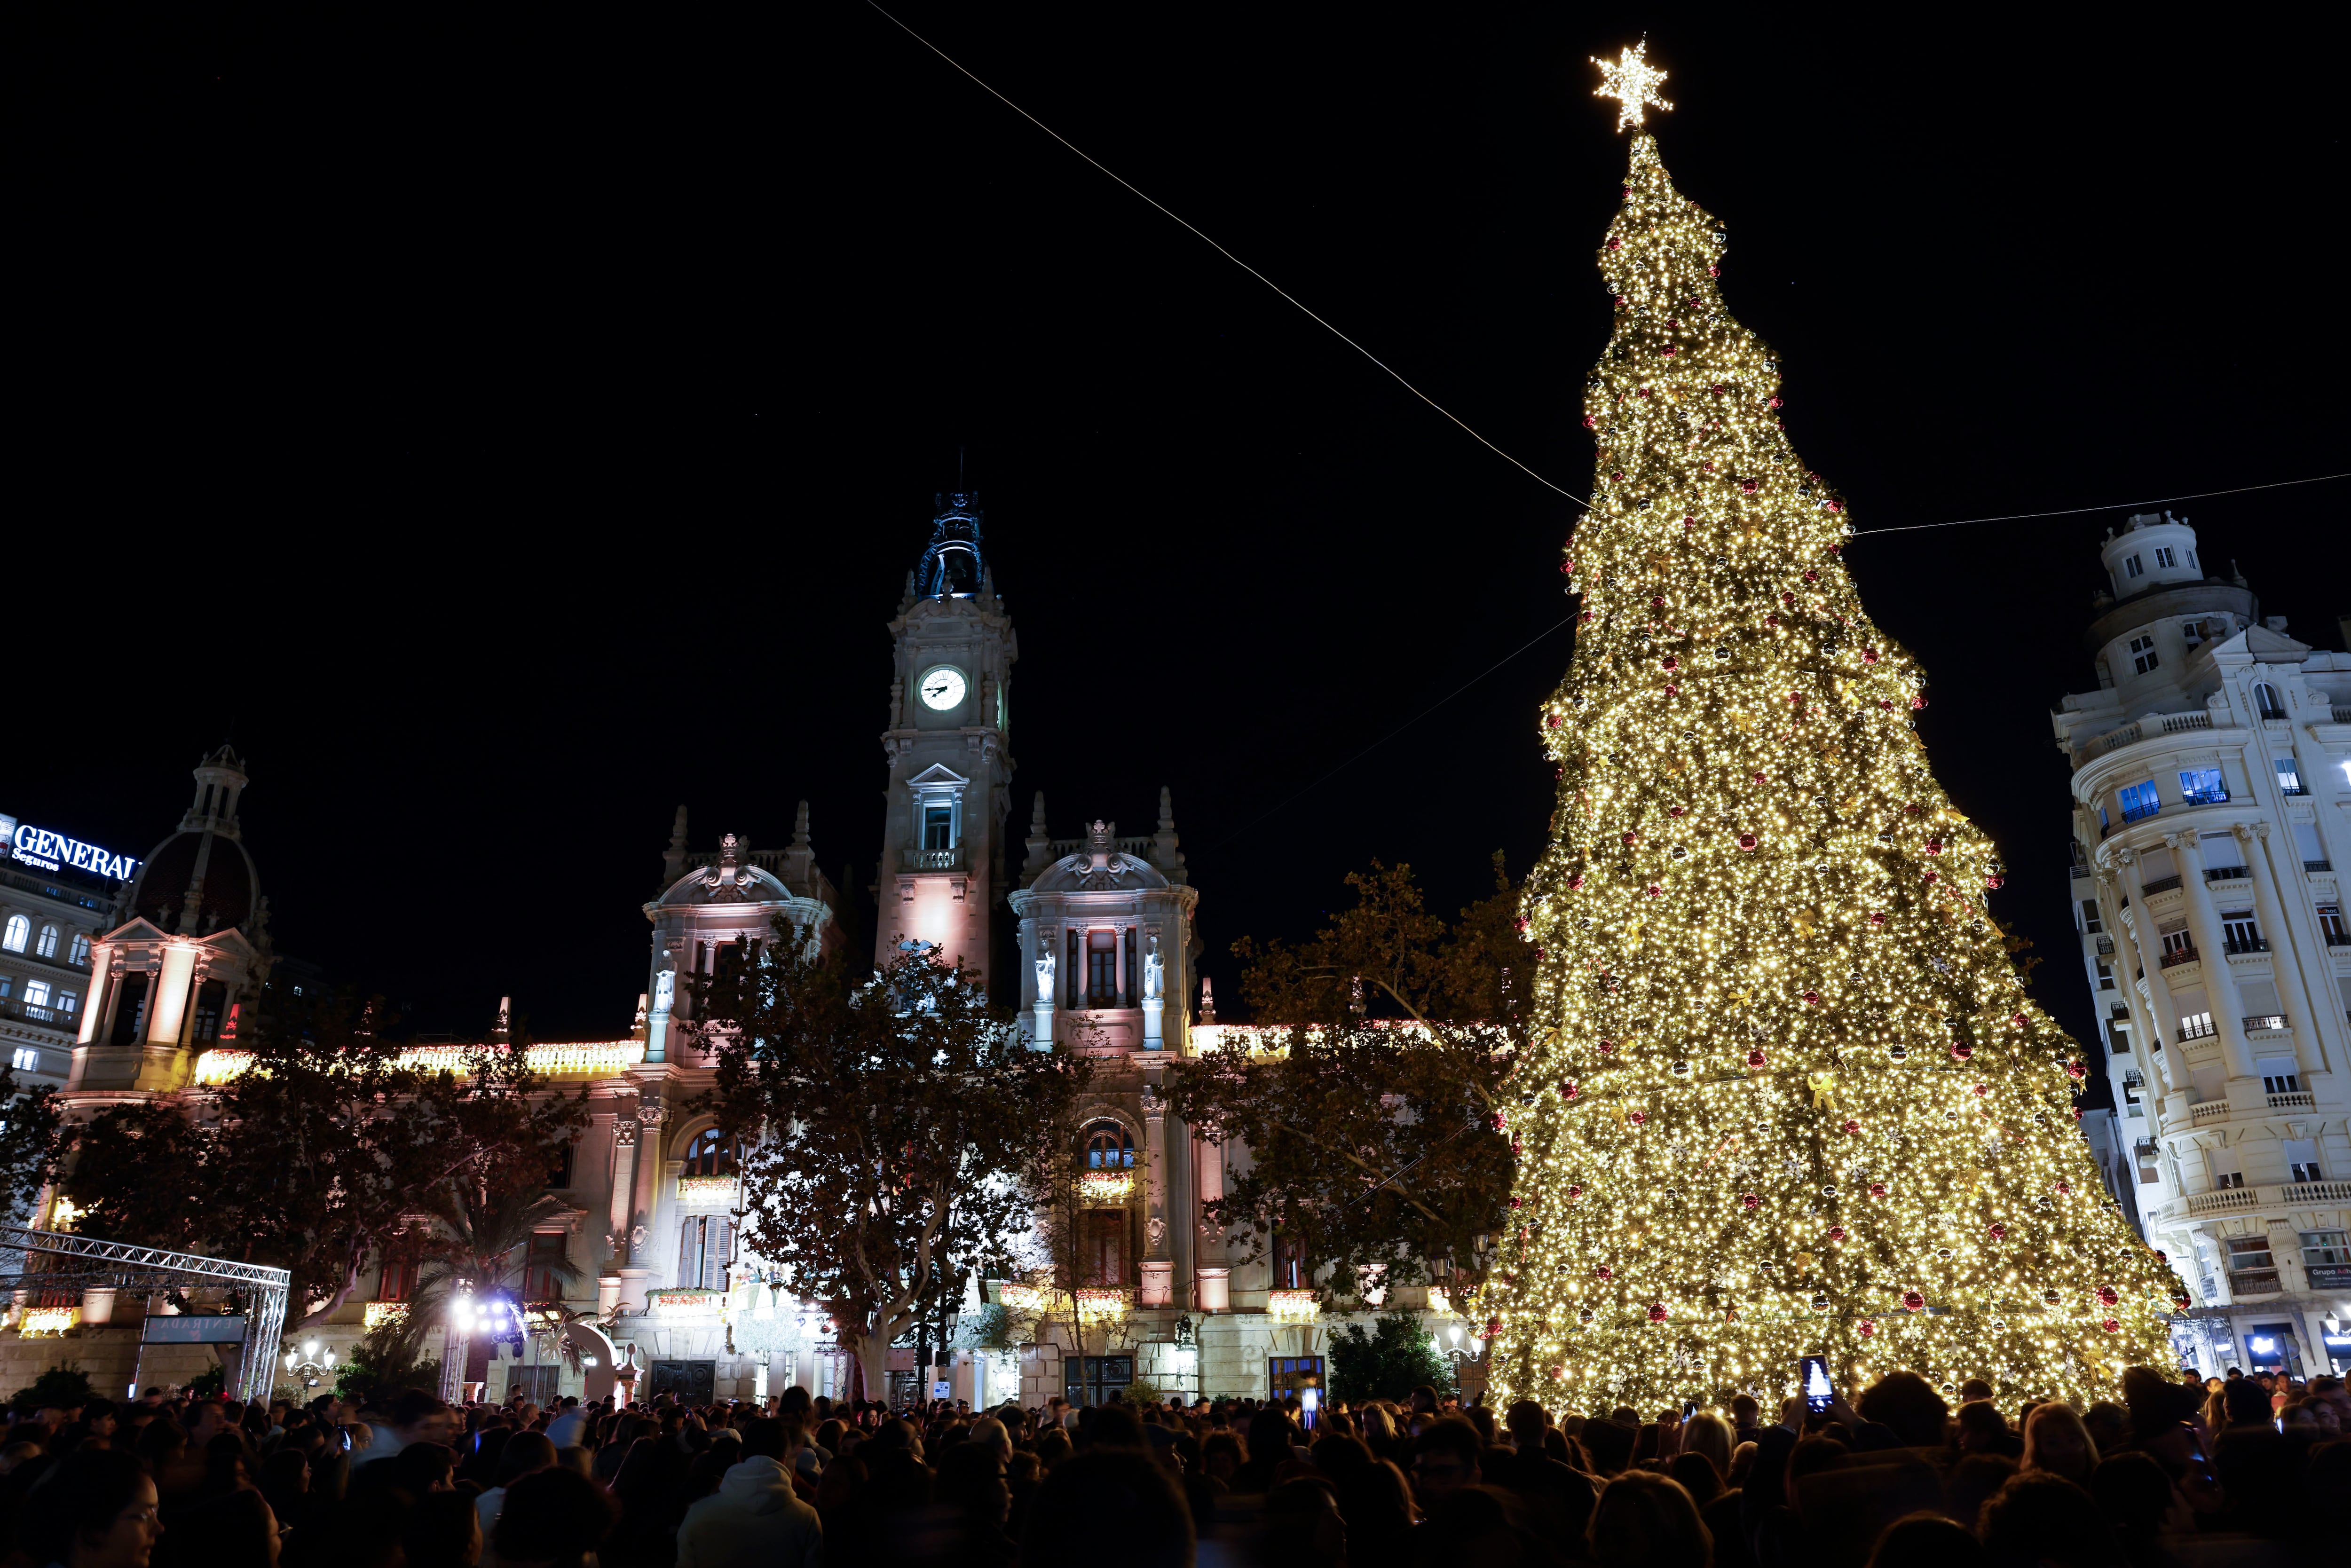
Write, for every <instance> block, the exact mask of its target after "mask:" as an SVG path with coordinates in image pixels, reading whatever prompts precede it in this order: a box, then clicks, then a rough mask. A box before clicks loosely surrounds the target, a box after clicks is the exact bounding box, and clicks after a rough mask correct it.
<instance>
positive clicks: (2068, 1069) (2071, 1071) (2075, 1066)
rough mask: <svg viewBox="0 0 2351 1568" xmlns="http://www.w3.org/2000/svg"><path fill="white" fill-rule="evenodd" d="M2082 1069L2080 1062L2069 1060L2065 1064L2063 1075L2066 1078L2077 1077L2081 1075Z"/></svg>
mask: <svg viewBox="0 0 2351 1568" xmlns="http://www.w3.org/2000/svg"><path fill="white" fill-rule="evenodd" d="M2083 1071H2085V1070H2084V1068H2083V1066H2082V1064H2081V1063H2080V1062H2078V1061H2069V1062H2067V1063H2066V1064H2065V1076H2066V1077H2068V1078H2079V1077H2081V1076H2082V1074H2083Z"/></svg>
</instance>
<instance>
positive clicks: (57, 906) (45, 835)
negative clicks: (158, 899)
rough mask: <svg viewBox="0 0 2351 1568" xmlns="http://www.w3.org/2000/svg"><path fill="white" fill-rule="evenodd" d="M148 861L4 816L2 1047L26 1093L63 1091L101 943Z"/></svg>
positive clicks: (0, 856)
mask: <svg viewBox="0 0 2351 1568" xmlns="http://www.w3.org/2000/svg"><path fill="white" fill-rule="evenodd" d="M139 864H140V862H137V861H134V860H131V859H130V858H129V857H127V856H123V855H118V854H114V853H111V852H107V851H104V850H99V849H96V848H95V847H94V846H91V845H89V844H85V843H83V842H81V841H78V840H77V839H74V838H71V837H69V836H68V835H67V834H64V833H61V832H57V831H54V830H51V829H47V828H44V827H41V826H39V825H38V824H37V823H33V822H26V821H19V820H18V819H16V818H15V817H12V816H8V815H6V814H5V813H0V1050H5V1051H6V1052H7V1061H8V1066H9V1069H10V1071H13V1072H14V1073H15V1074H16V1082H17V1085H18V1086H19V1087H20V1088H23V1089H32V1088H37V1087H41V1086H47V1087H49V1088H61V1087H63V1086H64V1084H65V1082H66V1079H67V1075H68V1071H69V1070H70V1067H71V1065H72V1061H73V1049H74V1039H75V1036H76V1035H77V1034H78V1033H79V1032H80V1029H81V1022H82V1015H83V1010H84V1008H85V1006H86V1004H87V1003H88V1001H89V994H90V983H91V973H90V971H91V959H92V956H93V951H94V946H95V944H96V942H97V940H98V938H99V936H103V935H104V934H105V933H106V932H108V931H110V930H111V929H112V928H113V927H114V925H116V923H117V922H116V912H117V911H118V910H120V908H121V906H122V904H123V900H124V898H125V896H126V895H127V894H128V893H129V891H130V887H129V883H130V880H131V877H133V876H135V875H136V874H137V873H138V870H139Z"/></svg>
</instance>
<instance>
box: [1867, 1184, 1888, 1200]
mask: <svg viewBox="0 0 2351 1568" xmlns="http://www.w3.org/2000/svg"><path fill="white" fill-rule="evenodd" d="M1869 1196H1870V1197H1885V1196H1886V1184H1885V1183H1884V1182H1882V1181H1874V1182H1871V1183H1870V1184H1869Z"/></svg>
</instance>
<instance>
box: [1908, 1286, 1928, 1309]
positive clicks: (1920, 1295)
mask: <svg viewBox="0 0 2351 1568" xmlns="http://www.w3.org/2000/svg"><path fill="white" fill-rule="evenodd" d="M1902 1310H1903V1311H1904V1312H1925V1311H1926V1310H1927V1297H1926V1295H1925V1293H1924V1292H1922V1291H1903V1292H1902Z"/></svg>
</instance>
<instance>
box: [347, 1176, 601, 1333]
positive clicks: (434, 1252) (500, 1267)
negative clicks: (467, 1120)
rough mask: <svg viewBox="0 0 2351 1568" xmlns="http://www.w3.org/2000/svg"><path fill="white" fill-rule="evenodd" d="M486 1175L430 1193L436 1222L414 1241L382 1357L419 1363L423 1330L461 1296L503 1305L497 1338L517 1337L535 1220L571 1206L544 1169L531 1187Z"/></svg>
mask: <svg viewBox="0 0 2351 1568" xmlns="http://www.w3.org/2000/svg"><path fill="white" fill-rule="evenodd" d="M492 1174H494V1173H490V1172H483V1173H477V1174H476V1175H475V1176H474V1178H473V1179H469V1180H459V1181H453V1182H450V1183H447V1184H446V1185H444V1186H443V1187H442V1189H441V1190H440V1191H438V1192H436V1193H434V1194H432V1195H430V1197H429V1198H428V1204H429V1208H430V1212H431V1213H432V1215H433V1217H434V1221H435V1223H434V1227H433V1228H432V1230H431V1231H430V1232H429V1233H428V1234H427V1236H426V1237H425V1238H424V1239H423V1240H422V1241H421V1242H420V1244H419V1246H418V1252H419V1254H420V1256H421V1262H420V1265H419V1267H418V1269H417V1271H416V1289H415V1290H414V1291H413V1292H411V1294H410V1296H409V1302H408V1311H407V1312H405V1313H404V1314H402V1317H401V1319H400V1321H399V1322H396V1323H386V1324H385V1325H384V1326H383V1327H382V1328H381V1329H379V1330H378V1331H377V1333H379V1334H380V1335H381V1336H382V1340H381V1343H382V1345H383V1353H384V1354H386V1355H387V1356H396V1357H401V1358H403V1359H405V1360H407V1361H410V1362H414V1363H417V1364H422V1357H423V1345H424V1336H425V1333H426V1332H427V1331H428V1330H429V1329H431V1328H432V1326H433V1325H434V1323H437V1322H442V1321H444V1319H445V1318H446V1317H447V1315H448V1310H449V1307H450V1305H451V1304H452V1303H453V1302H455V1301H456V1300H457V1299H458V1298H459V1297H460V1296H470V1297H472V1299H473V1300H474V1301H475V1302H477V1303H479V1304H481V1305H483V1306H490V1305H493V1304H495V1305H496V1306H497V1307H500V1308H503V1309H505V1313H506V1315H505V1317H504V1318H503V1320H502V1322H501V1323H500V1330H501V1332H500V1333H498V1334H497V1335H496V1337H497V1338H501V1339H507V1340H513V1341H517V1342H518V1341H519V1340H520V1339H521V1337H522V1333H523V1332H524V1331H523V1329H522V1328H521V1326H520V1325H521V1324H522V1322H523V1317H522V1313H523V1311H524V1308H525V1306H526V1304H527V1303H526V1302H525V1301H524V1299H523V1298H524V1294H525V1287H526V1284H527V1282H528V1281H526V1279H525V1274H526V1271H527V1270H528V1268H529V1252H530V1239H531V1237H532V1236H533V1235H535V1234H536V1233H537V1232H538V1227H539V1226H540V1225H541V1224H542V1223H544V1222H546V1221H548V1220H551V1219H554V1218H558V1217H559V1216H562V1215H565V1214H568V1213H569V1212H570V1211H569V1207H567V1206H566V1205H565V1203H564V1202H563V1200H562V1199H561V1198H559V1197H555V1196H553V1195H552V1194H550V1193H549V1192H547V1191H546V1190H544V1186H543V1184H544V1180H545V1176H544V1173H543V1172H542V1173H540V1175H539V1178H538V1183H537V1184H533V1183H529V1182H523V1183H517V1182H514V1181H512V1180H509V1181H507V1183H505V1184H504V1185H501V1186H492V1185H490V1181H489V1177H490V1176H491V1175H492ZM508 1174H509V1175H521V1176H528V1175H529V1174H530V1173H529V1172H528V1170H527V1169H526V1170H525V1171H522V1172H510V1173H508ZM548 1267H549V1271H551V1272H552V1273H553V1274H555V1276H556V1277H557V1278H558V1279H560V1280H564V1281H571V1280H576V1279H578V1278H579V1277H580V1269H579V1266H578V1265H577V1264H574V1263H572V1262H570V1261H569V1260H564V1261H559V1262H554V1263H550V1264H549V1265H548Z"/></svg>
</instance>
